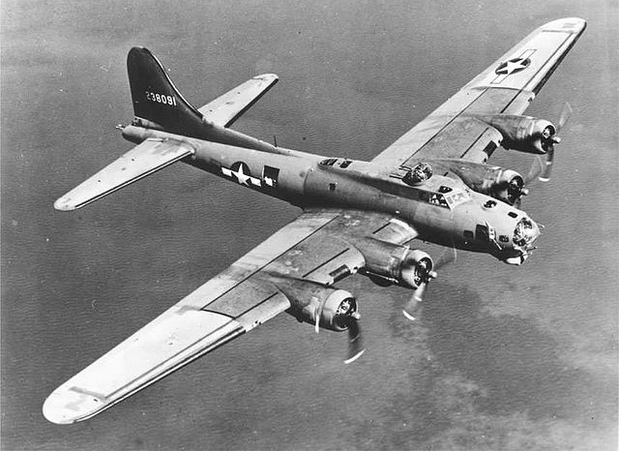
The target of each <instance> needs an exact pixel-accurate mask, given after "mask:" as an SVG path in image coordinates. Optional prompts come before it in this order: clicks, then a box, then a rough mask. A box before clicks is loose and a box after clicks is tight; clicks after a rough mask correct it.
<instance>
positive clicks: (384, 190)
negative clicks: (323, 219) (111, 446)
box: [123, 125, 539, 264]
mask: <svg viewBox="0 0 619 451" xmlns="http://www.w3.org/2000/svg"><path fill="white" fill-rule="evenodd" d="M123 136H124V137H125V139H128V140H129V141H132V142H135V143H140V142H142V141H143V140H145V139H147V138H156V139H165V138H170V139H175V140H179V141H183V142H186V143H188V144H189V145H191V146H192V147H193V148H194V149H195V153H194V154H193V155H192V156H190V157H187V158H185V159H184V160H182V161H184V162H185V163H188V164H190V165H192V166H195V167H197V168H200V169H202V170H205V171H207V172H210V173H212V174H214V175H217V176H219V177H222V178H225V179H228V180H230V181H232V182H236V183H238V184H241V185H244V186H246V187H247V188H250V189H253V190H256V191H260V192H262V193H265V194H268V195H270V196H273V197H276V198H279V199H282V200H285V201H287V202H289V203H291V204H293V205H296V206H299V207H301V208H305V209H307V208H346V209H351V210H361V211H375V212H380V213H386V214H390V215H393V216H394V217H397V218H399V219H401V220H403V221H405V222H406V223H408V224H410V225H411V226H412V227H413V228H414V229H415V230H416V231H417V232H418V233H419V238H420V239H422V240H424V241H428V242H432V243H436V244H440V245H445V246H453V247H456V248H459V249H464V250H469V251H474V252H484V253H489V254H492V255H494V256H495V257H497V258H498V259H499V260H501V261H504V262H506V263H509V264H521V263H523V262H524V260H525V259H526V258H527V256H528V254H529V253H530V251H531V250H532V243H533V241H535V239H536V238H537V236H538V235H539V228H538V227H537V225H536V224H535V222H533V221H531V220H530V219H529V218H528V216H527V215H526V213H525V212H523V211H521V210H518V209H517V208H514V207H512V206H510V205H508V204H506V203H504V202H501V201H498V200H496V199H493V198H491V197H489V196H486V195H484V194H480V193H477V192H475V191H472V190H470V189H469V188H468V187H466V185H465V184H464V183H463V182H462V181H461V180H459V179H458V178H455V177H445V176H441V175H438V174H435V175H432V176H431V177H430V178H429V179H428V180H427V181H425V182H424V183H421V184H419V185H418V186H410V185H408V184H406V183H404V181H403V180H402V174H398V173H397V172H394V171H393V168H386V167H382V166H380V165H377V164H374V163H371V162H365V161H358V160H350V159H336V158H327V157H323V156H319V155H314V154H308V153H304V152H300V151H295V150H290V149H284V148H279V147H278V148H274V149H275V151H276V152H277V153H274V152H273V151H268V152H267V151H263V150H255V149H249V148H244V147H237V146H232V145H227V144H219V143H214V142H210V141H209V142H206V141H203V140H200V139H196V138H190V137H185V136H180V135H174V134H170V133H167V132H162V131H159V130H152V129H148V128H142V127H136V126H133V125H130V126H127V127H125V128H124V129H123ZM265 147H271V146H270V145H268V144H267V143H265ZM442 193H444V194H445V195H446V196H447V195H451V194H456V195H457V196H458V201H457V202H455V203H454V202H450V204H449V205H448V204H447V203H446V202H445V201H444V200H443V201H442V202H438V201H437V200H436V196H439V197H441V194H442ZM523 221H524V222H525V223H527V224H529V229H528V235H527V237H526V238H527V239H526V243H525V242H520V243H519V242H518V239H517V236H516V235H517V233H515V231H516V229H517V228H518V227H519V224H520V223H522V222H523ZM520 227H521V228H522V226H520Z"/></svg>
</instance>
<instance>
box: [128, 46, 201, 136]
mask: <svg viewBox="0 0 619 451" xmlns="http://www.w3.org/2000/svg"><path fill="white" fill-rule="evenodd" d="M127 71H128V72H129V85H130V86H131V98H132V100H133V110H134V113H135V115H136V116H137V117H138V118H141V119H146V120H147V121H149V122H152V123H154V124H153V125H154V126H159V127H161V128H162V129H164V130H166V131H169V132H171V133H178V134H182V135H188V136H192V135H193V136H195V135H199V134H200V132H201V130H202V128H203V124H202V114H201V113H200V112H199V111H198V110H197V109H195V108H194V107H193V106H192V105H191V104H190V103H189V102H187V101H186V100H185V98H184V97H183V96H182V95H181V93H180V92H178V89H176V87H175V86H174V84H173V83H172V80H170V78H169V77H168V75H167V74H166V72H165V69H164V67H163V65H162V64H161V63H160V62H159V60H158V59H157V58H156V57H155V55H153V54H152V53H151V52H150V50H148V49H146V48H144V47H133V48H132V49H131V50H130V51H129V54H128V55H127Z"/></svg>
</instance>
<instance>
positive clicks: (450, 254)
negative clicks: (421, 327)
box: [402, 247, 457, 321]
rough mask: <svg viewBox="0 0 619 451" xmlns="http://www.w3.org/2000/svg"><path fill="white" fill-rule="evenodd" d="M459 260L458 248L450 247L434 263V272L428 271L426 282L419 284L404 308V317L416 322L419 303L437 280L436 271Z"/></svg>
mask: <svg viewBox="0 0 619 451" xmlns="http://www.w3.org/2000/svg"><path fill="white" fill-rule="evenodd" d="M456 258H457V254H456V248H455V247H450V248H449V249H445V251H444V252H443V253H442V254H441V255H440V256H439V257H438V259H437V260H436V262H435V263H434V267H433V268H432V271H428V272H427V273H426V275H425V277H424V280H423V281H422V282H421V284H419V287H418V288H417V289H416V290H415V291H414V292H413V295H412V296H411V298H410V299H409V301H408V302H407V303H406V305H405V306H404V309H403V310H402V314H403V315H404V317H405V318H406V319H408V320H410V321H415V319H416V318H415V315H414V314H415V313H416V310H417V309H418V308H419V303H420V302H421V301H422V299H423V295H424V294H425V292H426V288H427V286H428V283H429V282H430V280H432V279H436V277H437V275H438V274H437V273H436V271H437V270H439V269H441V268H442V267H443V266H445V265H448V264H449V263H452V262H455V261H456Z"/></svg>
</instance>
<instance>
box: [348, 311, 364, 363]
mask: <svg viewBox="0 0 619 451" xmlns="http://www.w3.org/2000/svg"><path fill="white" fill-rule="evenodd" d="M346 324H347V325H348V357H347V358H346V360H344V363H345V364H346V365H348V364H349V363H352V362H354V361H355V360H357V359H358V358H359V357H361V355H363V353H364V352H365V347H364V346H363V339H362V336H361V327H360V326H359V314H358V313H356V312H355V313H354V314H353V315H350V316H348V317H346Z"/></svg>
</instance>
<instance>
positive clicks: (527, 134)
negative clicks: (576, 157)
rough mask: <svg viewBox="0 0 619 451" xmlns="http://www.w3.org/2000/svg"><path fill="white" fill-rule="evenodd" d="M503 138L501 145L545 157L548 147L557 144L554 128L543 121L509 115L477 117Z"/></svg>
mask: <svg viewBox="0 0 619 451" xmlns="http://www.w3.org/2000/svg"><path fill="white" fill-rule="evenodd" d="M475 117H476V118H478V119H479V120H481V121H483V122H485V123H486V124H488V125H490V126H491V127H494V128H495V129H497V130H498V131H499V133H500V134H501V135H502V136H503V141H502V142H501V145H502V146H503V147H504V148H506V149H514V150H517V151H519V152H524V153H532V154H537V155H545V154H546V153H547V152H548V148H549V146H551V145H552V144H554V143H557V142H558V138H555V136H554V135H555V133H556V128H555V126H554V125H553V124H552V123H551V122H549V121H547V120H545V119H536V118H534V117H529V116H516V115H510V114H495V115H477V116H475Z"/></svg>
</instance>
